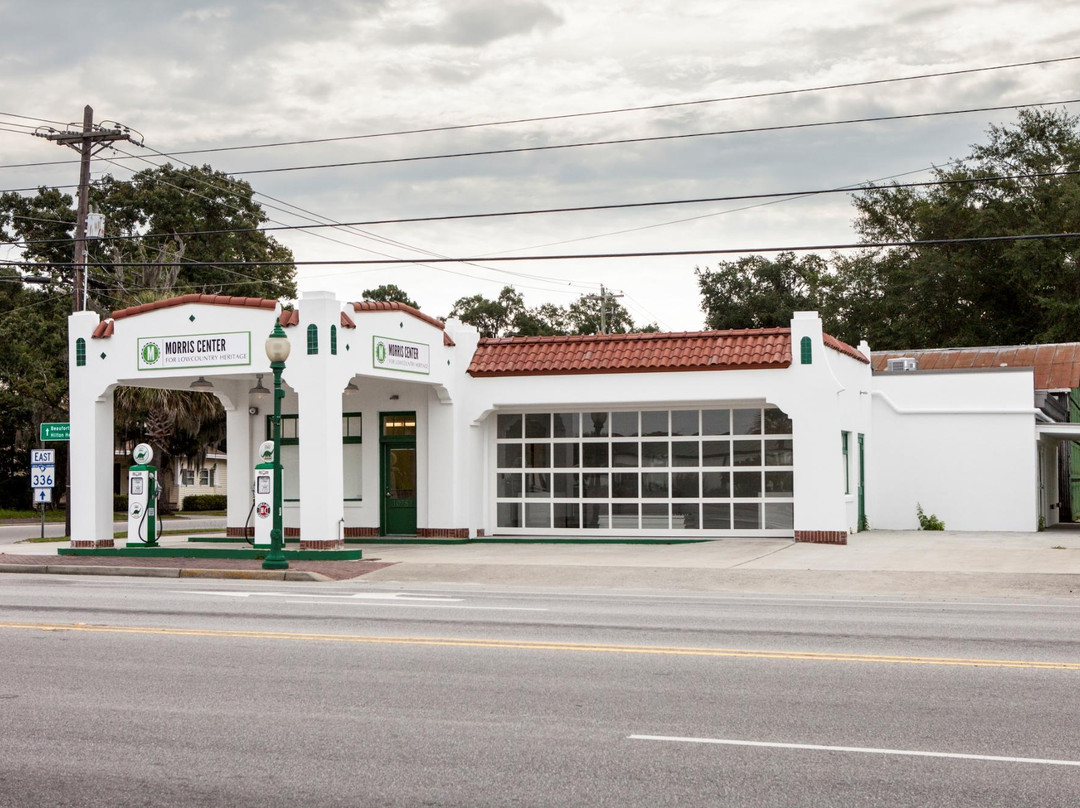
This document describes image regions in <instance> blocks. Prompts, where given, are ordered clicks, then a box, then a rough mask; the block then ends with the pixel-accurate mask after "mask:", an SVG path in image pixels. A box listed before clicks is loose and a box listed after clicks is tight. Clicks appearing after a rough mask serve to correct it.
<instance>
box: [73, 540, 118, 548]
mask: <svg viewBox="0 0 1080 808" xmlns="http://www.w3.org/2000/svg"><path fill="white" fill-rule="evenodd" d="M70 546H71V547H77V548H80V549H90V550H93V549H97V548H98V547H115V546H116V542H115V541H114V540H113V539H73V540H72V542H71V545H70Z"/></svg>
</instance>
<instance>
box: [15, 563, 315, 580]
mask: <svg viewBox="0 0 1080 808" xmlns="http://www.w3.org/2000/svg"><path fill="white" fill-rule="evenodd" d="M0 572H22V573H31V574H38V575H121V576H127V577H131V578H230V579H234V580H244V581H332V580H334V579H333V578H331V577H329V576H327V575H323V574H322V573H321V572H310V571H308V570H280V571H278V570H214V569H183V568H179V567H107V566H102V567H95V566H89V565H75V564H0Z"/></svg>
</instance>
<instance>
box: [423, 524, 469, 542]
mask: <svg viewBox="0 0 1080 808" xmlns="http://www.w3.org/2000/svg"><path fill="white" fill-rule="evenodd" d="M416 538H418V539H467V538H469V529H468V528H467V527H446V528H444V527H420V528H417V529H416Z"/></svg>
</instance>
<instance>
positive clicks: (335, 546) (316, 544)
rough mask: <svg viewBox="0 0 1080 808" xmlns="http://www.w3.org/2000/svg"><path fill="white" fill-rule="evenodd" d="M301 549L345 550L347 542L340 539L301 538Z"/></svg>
mask: <svg viewBox="0 0 1080 808" xmlns="http://www.w3.org/2000/svg"><path fill="white" fill-rule="evenodd" d="M300 549H301V550H344V549H345V542H343V541H341V540H340V539H301V540H300Z"/></svg>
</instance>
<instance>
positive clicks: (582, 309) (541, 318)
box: [448, 286, 659, 337]
mask: <svg viewBox="0 0 1080 808" xmlns="http://www.w3.org/2000/svg"><path fill="white" fill-rule="evenodd" d="M448 317H456V318H458V319H459V320H461V321H462V322H464V323H468V324H469V325H472V326H475V327H476V329H477V330H478V331H479V332H480V336H481V337H553V336H563V335H566V334H599V333H600V320H601V318H600V299H599V297H598V296H596V295H582V296H581V297H580V298H578V299H577V300H576V301H575V302H573V303H571V304H570V305H569V306H567V307H563V306H556V305H555V304H554V303H544V304H543V305H540V306H538V307H536V308H534V309H530V308H528V307H527V306H526V305H525V299H524V298H523V297H522V296H521V293H520V292H517V291H516V290H515V289H514V287H512V286H504V287H503V289H502V291H501V292H500V293H499V297H498V298H496V299H495V300H489V299H488V298H486V297H484V296H483V295H472V296H470V297H462V298H459V299H458V300H457V302H456V303H454V308H453V309H452V310H451V311H450V314H449V315H448ZM605 324H606V326H607V330H608V333H609V334H629V333H632V332H642V331H658V330H659V329H658V328H657V327H656V325H648V326H645V327H644V328H641V327H638V326H636V325H635V324H634V320H633V318H631V317H630V313H629V312H628V311H627V310H626V309H625V308H623V306H622V305H621V304H619V303H618V302H617V301H615V300H613V299H611V298H610V297H609V298H608V300H607V311H606V312H605Z"/></svg>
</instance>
